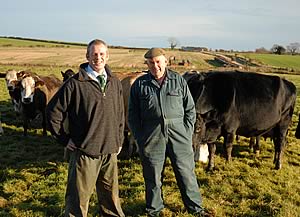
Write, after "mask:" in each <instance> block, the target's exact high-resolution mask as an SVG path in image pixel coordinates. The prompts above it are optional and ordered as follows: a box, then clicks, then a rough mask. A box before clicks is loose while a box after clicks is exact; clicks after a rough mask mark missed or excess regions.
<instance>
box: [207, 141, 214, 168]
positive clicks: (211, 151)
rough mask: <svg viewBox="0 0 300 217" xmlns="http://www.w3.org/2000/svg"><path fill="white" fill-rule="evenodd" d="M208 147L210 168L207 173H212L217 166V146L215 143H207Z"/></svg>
mask: <svg viewBox="0 0 300 217" xmlns="http://www.w3.org/2000/svg"><path fill="white" fill-rule="evenodd" d="M207 145H208V153H209V155H208V166H207V169H206V170H207V171H212V170H213V169H214V166H215V162H214V161H215V153H216V144H215V143H207Z"/></svg>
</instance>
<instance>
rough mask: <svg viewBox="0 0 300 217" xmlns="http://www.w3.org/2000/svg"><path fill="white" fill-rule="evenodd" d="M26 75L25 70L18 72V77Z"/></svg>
mask: <svg viewBox="0 0 300 217" xmlns="http://www.w3.org/2000/svg"><path fill="white" fill-rule="evenodd" d="M24 75H25V71H19V72H17V78H21V77H23V76H24Z"/></svg>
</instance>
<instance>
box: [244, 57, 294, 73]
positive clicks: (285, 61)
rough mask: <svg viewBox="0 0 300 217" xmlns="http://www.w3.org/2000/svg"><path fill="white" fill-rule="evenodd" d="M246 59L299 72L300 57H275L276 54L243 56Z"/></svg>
mask: <svg viewBox="0 0 300 217" xmlns="http://www.w3.org/2000/svg"><path fill="white" fill-rule="evenodd" d="M244 55H245V56H246V57H248V58H251V59H254V60H256V61H259V62H261V63H263V64H266V65H269V66H274V67H282V68H289V69H294V70H298V71H299V70H300V55H295V56H292V55H276V54H255V53H253V54H244Z"/></svg>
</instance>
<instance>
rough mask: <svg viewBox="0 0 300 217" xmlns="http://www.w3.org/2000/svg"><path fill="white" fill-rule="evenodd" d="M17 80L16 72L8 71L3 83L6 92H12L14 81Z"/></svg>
mask: <svg viewBox="0 0 300 217" xmlns="http://www.w3.org/2000/svg"><path fill="white" fill-rule="evenodd" d="M17 80H18V76H17V71H15V70H8V71H7V72H6V75H5V81H6V86H7V89H8V91H13V89H14V88H15V81H17Z"/></svg>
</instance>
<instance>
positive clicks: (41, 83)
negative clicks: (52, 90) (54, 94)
mask: <svg viewBox="0 0 300 217" xmlns="http://www.w3.org/2000/svg"><path fill="white" fill-rule="evenodd" d="M34 82H35V87H38V86H43V85H44V84H45V82H44V81H43V80H42V79H40V78H39V77H38V76H35V77H34Z"/></svg>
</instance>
